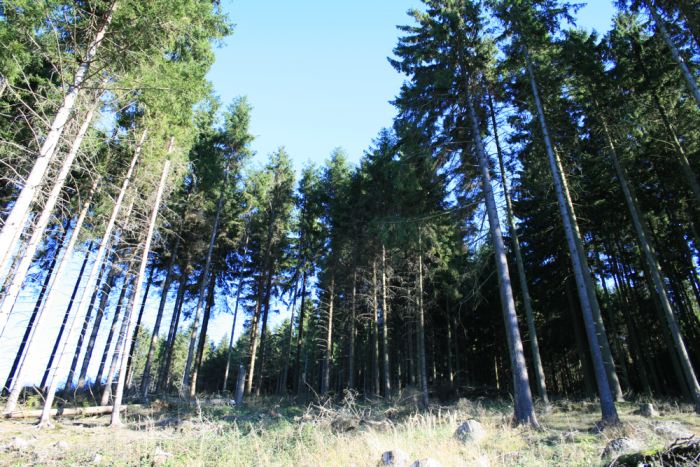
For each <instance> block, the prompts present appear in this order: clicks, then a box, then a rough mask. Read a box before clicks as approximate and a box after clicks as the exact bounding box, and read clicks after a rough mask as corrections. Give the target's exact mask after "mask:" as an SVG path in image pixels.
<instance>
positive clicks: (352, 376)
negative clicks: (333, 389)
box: [348, 268, 357, 389]
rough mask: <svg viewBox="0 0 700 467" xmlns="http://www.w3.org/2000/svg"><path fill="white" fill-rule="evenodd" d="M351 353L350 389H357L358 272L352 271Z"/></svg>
mask: <svg viewBox="0 0 700 467" xmlns="http://www.w3.org/2000/svg"><path fill="white" fill-rule="evenodd" d="M350 306H351V309H350V337H349V339H350V342H349V346H350V351H349V352H348V388H349V389H355V333H356V332H357V331H356V329H355V319H356V315H357V270H356V269H354V268H353V271H352V297H351V303H350Z"/></svg>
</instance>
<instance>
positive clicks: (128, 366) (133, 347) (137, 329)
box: [126, 264, 156, 391]
mask: <svg viewBox="0 0 700 467" xmlns="http://www.w3.org/2000/svg"><path fill="white" fill-rule="evenodd" d="M155 269H156V267H155V264H151V272H150V273H149V274H148V279H146V290H145V291H144V292H143V299H142V300H141V307H140V308H139V316H138V318H137V319H136V326H134V333H133V334H132V336H131V341H130V342H131V348H130V349H129V361H128V362H127V364H126V374H127V379H126V389H127V391H128V390H129V389H131V378H132V376H133V374H134V372H133V371H131V369H132V363H133V362H134V353H135V352H136V350H138V345H139V340H138V338H139V333H140V332H141V321H142V320H143V312H144V310H145V309H146V302H147V301H148V293H149V292H150V291H151V284H152V283H153V273H154V272H155Z"/></svg>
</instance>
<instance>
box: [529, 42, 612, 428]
mask: <svg viewBox="0 0 700 467" xmlns="http://www.w3.org/2000/svg"><path fill="white" fill-rule="evenodd" d="M527 73H528V75H529V78H530V86H531V87H532V94H533V97H534V100H535V106H536V108H537V112H536V113H537V118H538V120H539V123H540V127H541V130H542V135H543V139H544V143H545V148H546V151H547V158H548V160H549V166H550V171H551V173H552V179H553V182H554V189H555V192H556V196H557V201H558V204H559V212H560V215H561V219H562V223H563V225H564V233H565V237H566V242H567V245H568V247H569V254H570V258H571V263H572V266H573V269H574V278H575V280H576V287H577V289H578V294H579V301H580V302H581V312H582V314H583V317H584V325H585V329H586V335H587V337H588V343H589V347H590V352H591V356H592V360H593V368H594V374H595V377H596V383H597V386H598V394H599V397H600V406H601V414H602V419H603V421H604V422H605V423H610V424H618V423H619V417H618V415H617V408H616V407H615V400H614V398H613V394H612V391H611V390H610V382H609V380H608V375H607V373H606V370H605V364H604V363H603V356H602V354H601V349H600V342H599V339H598V334H597V330H596V326H595V322H594V319H593V311H592V306H591V302H590V298H589V295H588V290H587V287H586V279H585V277H586V275H589V276H590V273H589V271H586V270H584V268H583V265H582V264H581V257H580V255H579V250H578V247H577V242H576V238H575V237H576V232H575V231H574V229H573V226H572V218H571V217H570V214H569V211H568V204H567V202H566V198H565V196H564V188H563V182H562V174H561V173H560V172H559V167H558V164H557V161H556V158H555V154H554V149H553V147H552V143H551V141H550V139H549V130H548V128H547V123H546V121H545V117H544V110H543V108H542V103H541V101H540V97H539V92H538V90H537V84H536V81H535V75H534V71H533V69H532V64H531V63H530V58H529V56H528V57H527Z"/></svg>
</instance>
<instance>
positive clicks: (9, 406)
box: [5, 180, 99, 412]
mask: <svg viewBox="0 0 700 467" xmlns="http://www.w3.org/2000/svg"><path fill="white" fill-rule="evenodd" d="M98 184H99V180H95V182H93V184H92V187H91V188H90V194H89V195H88V198H87V199H86V200H85V202H84V203H83V204H82V207H81V209H80V214H79V215H78V220H77V221H76V223H75V227H73V232H72V233H71V237H70V240H69V241H68V245H67V246H66V249H65V251H64V252H63V257H62V258H61V262H60V263H59V264H58V269H57V270H56V273H55V274H54V275H53V280H52V281H51V284H50V285H49V290H48V292H47V297H46V300H45V301H44V304H43V305H42V307H41V309H40V310H39V313H38V314H37V316H36V322H35V325H34V327H33V331H32V333H31V334H30V335H29V338H28V340H27V347H28V348H31V344H32V342H33V341H34V336H35V335H36V334H35V331H34V330H36V329H38V328H39V327H40V325H41V322H42V317H43V315H44V311H45V310H47V309H48V310H52V309H53V308H54V301H55V300H56V297H57V294H58V292H59V290H58V287H56V284H58V283H59V280H60V279H61V277H62V276H63V272H64V271H65V269H66V267H67V266H68V263H70V260H71V258H72V256H73V250H74V249H75V244H76V243H77V241H78V238H79V237H80V229H81V228H82V226H83V222H85V217H86V216H87V213H88V209H89V207H90V204H91V202H92V197H93V196H94V194H95V191H96V189H97V185H98ZM90 246H92V243H90ZM88 251H89V249H88ZM81 274H82V273H81ZM78 284H79V282H78ZM78 284H76V289H75V291H77V286H78ZM73 298H74V297H71V302H70V304H69V308H68V310H67V311H66V313H69V312H70V306H71V305H72V303H73V300H72V299H73ZM61 332H62V330H61ZM56 348H58V347H56ZM53 355H55V352H54V353H53ZM51 368H52V367H51V365H49V366H48V367H47V370H50V369H51ZM57 368H58V366H57ZM24 373H25V372H24V365H23V364H21V365H20V366H19V368H18V370H17V374H16V376H15V387H19V388H21V387H22V386H23V385H24V381H25V374H24ZM44 384H45V381H44V382H43V383H42V385H41V387H42V388H43V387H44ZM20 392H21V389H18V390H17V391H15V393H14V394H13V393H12V392H10V396H9V397H8V398H7V402H6V404H5V411H6V412H12V411H13V410H14V409H15V407H16V405H17V400H18V399H19V395H20Z"/></svg>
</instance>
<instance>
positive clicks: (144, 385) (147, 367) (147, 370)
mask: <svg viewBox="0 0 700 467" xmlns="http://www.w3.org/2000/svg"><path fill="white" fill-rule="evenodd" d="M179 247H180V237H179V236H178V237H176V239H175V244H174V245H173V247H172V249H171V251H170V262H169V263H168V272H167V273H166V274H165V281H164V282H163V287H162V289H161V291H160V304H159V305H158V313H157V314H156V322H155V324H154V325H153V332H152V333H151V340H150V343H149V345H148V353H147V354H146V363H145V364H144V367H143V375H142V376H141V399H143V400H144V401H147V400H148V389H149V386H150V384H151V365H152V364H153V357H154V355H155V351H156V342H157V340H158V332H160V323H161V321H162V320H163V311H165V304H166V303H167V302H168V292H169V291H170V285H171V284H172V282H173V269H174V268H175V258H177V250H178V248H179Z"/></svg>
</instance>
